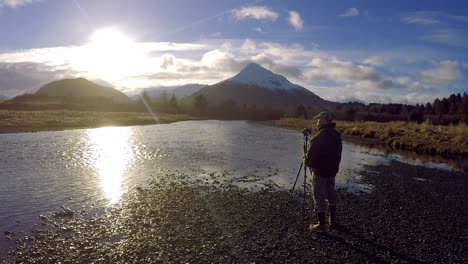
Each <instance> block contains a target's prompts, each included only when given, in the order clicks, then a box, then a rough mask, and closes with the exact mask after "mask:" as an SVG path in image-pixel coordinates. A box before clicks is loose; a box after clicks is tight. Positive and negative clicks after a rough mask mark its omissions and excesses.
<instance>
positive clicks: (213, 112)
mask: <svg viewBox="0 0 468 264" xmlns="http://www.w3.org/2000/svg"><path fill="white" fill-rule="evenodd" d="M0 109H11V110H51V109H67V110H79V111H113V112H147V111H154V112H159V113H168V114H189V115H193V116H197V117H201V118H212V119H243V120H276V119H280V118H282V117H295V118H304V119H311V118H312V117H313V116H315V115H316V114H317V113H319V112H320V111H323V110H326V109H324V108H320V107H311V106H304V105H298V106H297V107H293V108H273V107H268V106H264V105H246V104H239V103H237V102H235V101H234V100H232V99H228V100H226V101H224V102H223V103H220V104H216V105H213V104H210V102H209V101H208V100H207V98H206V97H205V96H204V95H197V96H195V97H184V98H177V97H176V96H175V95H173V94H172V95H171V94H167V93H162V94H161V95H160V96H158V97H156V98H151V97H150V96H148V94H146V93H145V92H143V93H142V94H141V96H140V99H138V100H134V101H130V100H129V101H128V102H125V103H124V102H114V101H113V100H112V99H110V98H106V97H60V96H43V95H34V94H25V95H20V96H17V97H15V98H13V99H11V100H8V101H5V102H3V103H1V104H0ZM328 110H330V109H328ZM333 111H334V113H335V115H336V119H337V120H345V121H377V122H388V121H408V122H410V121H412V122H417V123H421V122H424V121H426V120H429V121H430V122H431V123H433V124H442V125H449V124H457V123H459V122H463V123H468V94H467V93H466V92H465V93H463V94H459V93H458V94H452V95H450V96H449V97H448V98H442V99H439V98H437V99H435V100H434V102H432V103H426V104H416V105H405V104H376V103H371V104H368V105H366V104H362V103H357V102H350V103H342V104H339V105H338V106H337V107H336V109H333Z"/></svg>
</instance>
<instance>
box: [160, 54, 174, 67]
mask: <svg viewBox="0 0 468 264" xmlns="http://www.w3.org/2000/svg"><path fill="white" fill-rule="evenodd" d="M172 65H174V56H173V55H172V54H164V55H163V56H162V63H161V68H163V69H167V67H169V66H172Z"/></svg>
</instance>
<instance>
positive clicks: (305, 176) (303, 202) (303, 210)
mask: <svg viewBox="0 0 468 264" xmlns="http://www.w3.org/2000/svg"><path fill="white" fill-rule="evenodd" d="M306 179H307V166H304V197H303V199H302V215H303V216H305V202H306V183H307V181H306Z"/></svg>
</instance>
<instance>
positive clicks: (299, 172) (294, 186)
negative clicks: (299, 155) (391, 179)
mask: <svg viewBox="0 0 468 264" xmlns="http://www.w3.org/2000/svg"><path fill="white" fill-rule="evenodd" d="M303 163H304V162H303V161H301V166H300V167H299V171H298V172H297V176H296V180H295V181H294V185H293V187H292V189H291V192H293V191H294V188H296V183H297V179H299V174H301V170H302V165H303Z"/></svg>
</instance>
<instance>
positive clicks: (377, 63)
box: [362, 56, 384, 66]
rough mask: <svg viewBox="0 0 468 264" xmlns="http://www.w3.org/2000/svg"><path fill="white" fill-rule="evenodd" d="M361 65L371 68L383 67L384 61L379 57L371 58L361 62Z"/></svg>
mask: <svg viewBox="0 0 468 264" xmlns="http://www.w3.org/2000/svg"><path fill="white" fill-rule="evenodd" d="M362 63H363V64H368V65H373V66H383V65H384V59H383V58H382V57H380V56H373V57H369V58H367V59H364V60H363V61H362Z"/></svg>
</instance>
